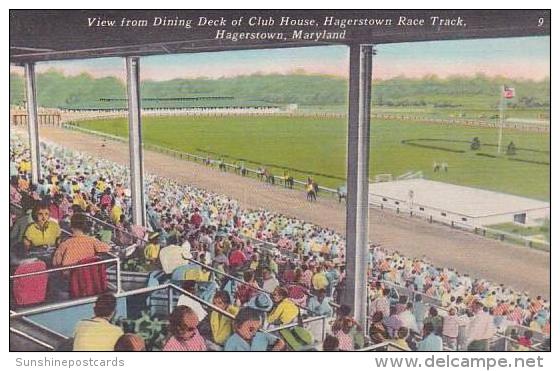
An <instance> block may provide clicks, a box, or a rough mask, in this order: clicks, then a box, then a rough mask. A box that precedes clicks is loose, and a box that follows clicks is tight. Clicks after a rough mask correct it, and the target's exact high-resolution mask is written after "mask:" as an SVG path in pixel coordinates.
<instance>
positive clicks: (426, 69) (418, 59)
mask: <svg viewBox="0 0 560 371" xmlns="http://www.w3.org/2000/svg"><path fill="white" fill-rule="evenodd" d="M376 49H377V55H376V56H375V57H374V60H373V76H374V78H375V79H388V78H391V77H395V76H398V75H403V76H407V77H413V78H418V77H422V76H424V75H427V74H435V75H438V76H440V77H446V76H449V75H458V74H459V75H474V74H477V73H484V74H486V75H490V76H495V75H502V76H505V77H510V78H525V79H534V80H541V79H543V78H545V77H547V76H549V75H550V37H523V38H502V39H483V40H458V41H430V42H417V43H400V44H386V45H379V46H377V47H376ZM51 68H54V69H56V70H59V71H61V72H63V73H64V74H67V75H77V74H80V73H83V72H87V73H89V74H91V75H93V76H95V77H104V76H115V77H118V78H120V79H123V80H124V77H125V73H124V61H123V59H122V58H101V59H90V60H78V61H61V62H42V63H39V64H38V65H37V71H38V72H44V71H46V70H48V69H51ZM11 70H12V71H14V72H18V73H22V72H23V71H22V68H18V67H12V68H11ZM295 70H304V71H305V72H307V73H319V74H328V75H334V76H339V77H344V78H346V77H347V75H348V48H347V47H345V46H325V47H306V48H290V49H268V50H244V51H229V52H214V53H198V54H173V55H162V56H151V57H144V58H142V60H141V78H142V79H143V80H147V79H150V80H158V81H163V80H171V79H175V78H198V77H209V78H219V77H232V76H238V75H249V74H253V73H263V74H268V73H281V74H286V73H290V72H292V71H295Z"/></svg>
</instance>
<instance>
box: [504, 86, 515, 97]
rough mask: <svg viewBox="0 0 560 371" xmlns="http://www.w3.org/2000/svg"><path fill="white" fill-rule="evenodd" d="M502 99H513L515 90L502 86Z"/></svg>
mask: <svg viewBox="0 0 560 371" xmlns="http://www.w3.org/2000/svg"><path fill="white" fill-rule="evenodd" d="M502 94H503V96H504V98H506V99H511V98H513V97H515V89H514V88H508V87H507V86H504V91H503V92H502Z"/></svg>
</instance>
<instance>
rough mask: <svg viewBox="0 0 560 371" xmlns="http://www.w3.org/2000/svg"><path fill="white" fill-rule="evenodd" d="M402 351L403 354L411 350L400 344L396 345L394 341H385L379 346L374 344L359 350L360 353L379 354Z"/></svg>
mask: <svg viewBox="0 0 560 371" xmlns="http://www.w3.org/2000/svg"><path fill="white" fill-rule="evenodd" d="M392 350H395V351H401V352H410V349H405V348H403V347H401V346H400V345H398V344H395V343H394V342H392V341H384V342H382V343H379V344H374V345H370V346H367V347H365V348H362V349H357V351H358V352H378V351H392Z"/></svg>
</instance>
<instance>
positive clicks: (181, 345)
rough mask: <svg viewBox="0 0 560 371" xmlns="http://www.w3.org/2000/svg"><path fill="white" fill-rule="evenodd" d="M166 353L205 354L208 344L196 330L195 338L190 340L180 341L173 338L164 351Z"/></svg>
mask: <svg viewBox="0 0 560 371" xmlns="http://www.w3.org/2000/svg"><path fill="white" fill-rule="evenodd" d="M162 350H163V351H164V352H204V351H206V342H205V341H204V338H203V337H202V336H201V335H200V333H199V332H198V330H196V332H195V334H194V336H193V337H192V338H190V339H188V340H179V339H177V338H176V337H175V336H172V337H171V338H170V339H169V340H168V341H167V343H166V344H165V346H164V347H163V349H162Z"/></svg>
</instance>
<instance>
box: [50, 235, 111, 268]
mask: <svg viewBox="0 0 560 371" xmlns="http://www.w3.org/2000/svg"><path fill="white" fill-rule="evenodd" d="M107 251H109V245H107V244H106V243H103V242H101V241H99V240H98V239H96V238H94V237H91V236H86V235H78V236H73V237H71V238H69V239H67V240H66V241H64V242H62V243H61V244H60V245H59V246H58V248H57V249H56V251H55V252H54V255H53V266H55V267H59V266H67V265H74V264H76V263H78V262H79V261H80V260H83V259H85V258H90V257H92V256H95V255H96V254H97V253H101V252H107Z"/></svg>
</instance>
